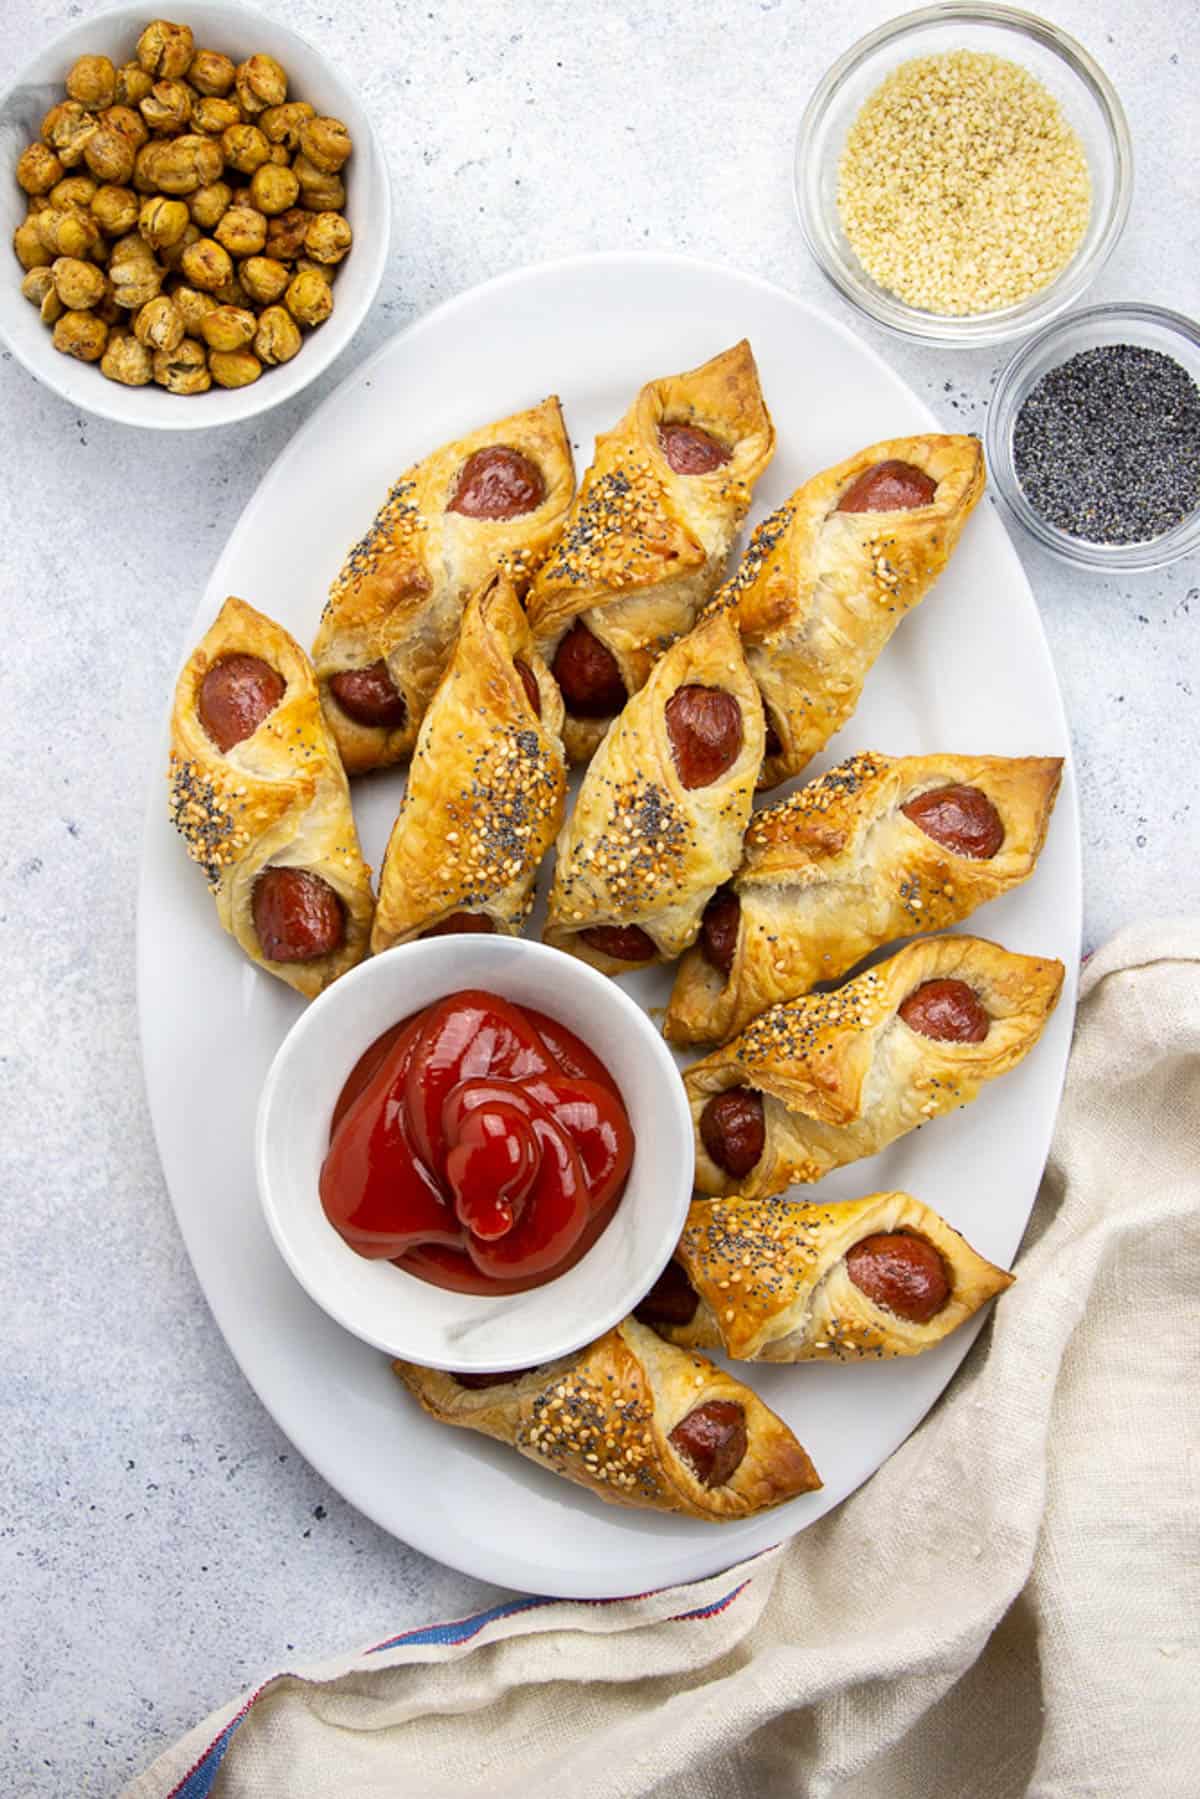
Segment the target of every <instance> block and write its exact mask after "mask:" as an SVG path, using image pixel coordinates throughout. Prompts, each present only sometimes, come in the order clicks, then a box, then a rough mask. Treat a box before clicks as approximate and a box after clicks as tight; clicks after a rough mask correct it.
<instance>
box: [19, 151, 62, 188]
mask: <svg viewBox="0 0 1200 1799" xmlns="http://www.w3.org/2000/svg"><path fill="white" fill-rule="evenodd" d="M62 174H63V166H62V161H61V159H60V158H59V157H57V156H56V155H55V154H54V151H53V150H52V149H51V148H50V146H49V144H30V146H29V148H28V149H27V150H22V152H21V154H20V156H19V157H18V158H17V183H18V185H19V186H20V187H23V188H24V189H25V192H26V193H27V194H48V193H49V192H50V189H51V188H52V187H53V186H54V184H55V182H56V181H61V180H62Z"/></svg>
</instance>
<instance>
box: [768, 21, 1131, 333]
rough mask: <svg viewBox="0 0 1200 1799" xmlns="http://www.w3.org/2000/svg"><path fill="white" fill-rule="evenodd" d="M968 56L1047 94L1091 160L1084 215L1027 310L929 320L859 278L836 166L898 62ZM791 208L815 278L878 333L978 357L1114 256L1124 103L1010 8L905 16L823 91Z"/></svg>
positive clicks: (1064, 300)
mask: <svg viewBox="0 0 1200 1799" xmlns="http://www.w3.org/2000/svg"><path fill="white" fill-rule="evenodd" d="M948 50H973V51H977V52H983V53H987V54H991V55H994V56H1003V57H1006V58H1007V59H1008V60H1009V61H1010V62H1016V63H1020V64H1021V65H1022V66H1023V67H1024V68H1026V69H1028V70H1029V72H1030V73H1031V74H1032V75H1035V76H1036V77H1037V78H1038V80H1039V81H1041V83H1042V84H1043V86H1044V87H1046V88H1048V89H1049V91H1050V92H1051V93H1052V94H1053V95H1054V97H1055V99H1056V100H1057V101H1058V102H1059V104H1060V106H1061V107H1062V110H1063V114H1064V116H1065V117H1066V119H1067V120H1068V122H1069V123H1070V124H1071V125H1072V126H1074V128H1075V130H1076V132H1077V133H1078V135H1079V139H1080V142H1081V143H1082V145H1083V148H1084V150H1085V152H1086V155H1087V160H1088V168H1089V170H1090V173H1091V182H1092V210H1091V217H1090V219H1089V220H1088V227H1087V232H1086V234H1085V236H1084V239H1083V242H1082V243H1081V244H1080V246H1079V248H1078V250H1076V252H1075V254H1074V256H1073V257H1072V258H1071V261H1070V262H1069V263H1068V264H1067V266H1066V268H1065V269H1063V270H1062V272H1061V274H1059V275H1058V276H1056V278H1055V279H1054V280H1053V281H1052V282H1050V283H1049V285H1048V286H1046V287H1043V288H1040V289H1039V290H1038V292H1037V293H1035V294H1033V295H1031V296H1030V298H1029V299H1027V300H1022V301H1020V302H1019V303H1018V304H1017V305H1015V306H1005V307H1001V308H998V309H996V310H995V311H992V312H981V313H971V314H967V315H965V316H960V315H957V314H954V315H951V314H947V313H937V312H926V311H923V310H922V309H921V308H920V307H916V306H910V305H908V304H907V303H906V302H905V301H904V300H901V299H898V298H897V296H896V295H895V294H892V293H889V292H888V290H887V289H886V288H883V287H881V286H880V285H879V283H878V282H877V281H875V280H874V279H873V278H872V277H871V276H870V275H868V273H867V271H866V270H865V269H864V267H863V265H862V263H861V262H860V261H859V259H858V257H857V256H856V255H855V253H854V251H853V250H852V249H851V247H850V243H849V240H848V239H847V237H846V234H845V232H844V231H843V230H842V225H841V219H840V217H839V215H838V205H837V185H838V165H839V163H840V161H841V157H842V151H843V148H844V146H845V142H846V138H847V135H848V134H849V131H850V127H851V126H852V125H853V123H854V120H855V118H856V117H857V116H858V112H859V109H860V108H861V107H862V105H863V103H864V102H865V101H866V100H867V99H869V97H870V96H871V95H872V94H873V93H874V92H875V90H876V88H877V87H878V86H879V85H880V83H881V82H882V81H884V80H885V79H886V77H887V76H888V75H890V74H891V72H892V70H893V69H894V68H896V66H897V65H898V64H899V63H902V62H908V61H909V60H910V59H911V58H912V57H914V56H930V55H938V54H941V53H943V52H945V51H948ZM795 190H796V206H797V210H798V211H799V214H800V225H801V229H802V230H803V232H804V237H805V240H806V242H807V244H808V247H809V249H810V250H811V251H812V254H813V256H814V258H815V259H816V262H817V265H818V267H819V268H820V269H821V270H822V272H823V273H824V274H825V275H826V276H827V277H828V279H829V280H830V281H832V283H833V285H834V286H835V287H836V288H837V290H838V292H839V293H841V294H843V295H844V296H845V298H846V299H848V300H850V301H852V302H853V304H854V305H855V306H857V307H858V308H859V309H860V311H862V312H865V313H866V314H867V316H868V317H869V318H872V319H874V320H875V321H876V323H877V324H880V325H886V326H887V327H888V328H889V329H890V330H892V331H898V332H901V333H903V334H904V335H905V336H908V337H917V338H922V339H924V340H925V342H927V343H940V344H952V345H955V346H958V347H962V348H981V347H983V346H985V345H988V344H999V343H1005V342H1008V341H1010V340H1011V339H1013V338H1016V337H1020V336H1022V335H1023V334H1024V333H1025V332H1028V331H1032V330H1034V329H1035V328H1036V327H1037V326H1039V325H1044V324H1045V323H1046V322H1047V320H1049V319H1051V318H1053V317H1055V316H1056V314H1058V313H1060V312H1063V311H1065V310H1066V308H1067V307H1069V306H1071V305H1073V304H1074V303H1075V302H1076V301H1077V300H1078V299H1079V297H1080V296H1081V294H1082V293H1083V291H1084V289H1085V288H1086V287H1087V286H1088V285H1089V283H1090V282H1091V281H1092V280H1094V278H1095V276H1096V275H1097V274H1098V273H1099V272H1100V270H1101V269H1102V268H1103V266H1104V264H1105V262H1107V260H1108V258H1109V257H1110V256H1111V254H1112V252H1113V250H1114V249H1115V248H1116V245H1117V242H1118V240H1119V238H1120V236H1121V232H1122V231H1123V230H1124V227H1125V220H1126V217H1127V216H1128V213H1129V201H1130V196H1131V194H1132V191H1133V150H1132V146H1131V144H1130V138H1129V127H1128V125H1127V124H1126V122H1125V114H1124V112H1123V111H1122V110H1121V102H1120V101H1119V100H1118V99H1117V96H1116V93H1115V91H1114V89H1113V87H1112V84H1111V83H1110V81H1109V80H1108V77H1107V76H1106V75H1105V73H1104V71H1103V70H1102V69H1101V68H1099V67H1098V65H1097V64H1096V63H1095V62H1093V61H1092V58H1091V57H1090V56H1089V55H1088V53H1087V51H1086V50H1084V49H1083V48H1082V47H1081V46H1080V45H1079V44H1077V43H1076V42H1075V40H1074V39H1073V38H1070V37H1068V36H1067V35H1066V33H1065V32H1063V31H1059V30H1058V28H1057V26H1054V25H1050V24H1047V22H1046V21H1045V20H1044V19H1039V18H1037V17H1036V16H1035V15H1034V14H1033V13H1027V12H1021V11H1018V10H1017V9H1016V8H1015V7H1010V6H973V5H965V4H964V5H960V4H957V3H953V0H952V3H951V4H948V5H945V6H928V7H925V8H923V9H922V10H921V11H919V12H911V13H906V14H904V15H903V17H901V18H899V19H893V20H891V22H890V23H888V24H886V25H881V26H880V27H879V29H878V30H877V31H872V32H869V33H868V34H867V36H866V37H864V38H861V39H860V40H859V42H858V43H857V44H855V45H854V46H853V48H852V49H850V50H847V52H846V54H845V55H844V56H842V57H839V59H838V61H837V62H835V63H834V65H833V67H832V68H831V69H830V70H829V72H828V73H827V74H826V75H825V77H824V78H823V80H822V81H821V82H819V84H818V86H817V88H816V91H815V92H814V94H813V96H812V99H811V100H810V101H809V103H808V106H807V107H806V108H805V112H804V117H803V118H802V119H801V121H800V131H799V134H798V136H797V139H796V167H795Z"/></svg>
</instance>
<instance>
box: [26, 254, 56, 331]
mask: <svg viewBox="0 0 1200 1799" xmlns="http://www.w3.org/2000/svg"><path fill="white" fill-rule="evenodd" d="M21 292H22V293H23V294H24V296H25V298H26V299H27V300H28V301H29V303H30V305H31V306H36V307H37V309H38V314H39V316H40V318H41V321H42V323H43V325H54V324H57V322H58V320H59V319H60V318H61V317H62V315H63V313H64V312H65V311H66V308H65V307H64V305H63V303H62V301H61V300H60V299H59V297H58V289H57V288H56V287H55V285H54V276H53V275H52V274H51V272H50V270H49V269H48V268H40V269H30V271H29V273H28V274H27V275H26V276H25V278H24V280H23V281H22V282H21Z"/></svg>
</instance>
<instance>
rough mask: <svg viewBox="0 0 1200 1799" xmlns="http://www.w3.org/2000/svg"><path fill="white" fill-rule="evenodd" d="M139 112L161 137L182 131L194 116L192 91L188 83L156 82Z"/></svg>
mask: <svg viewBox="0 0 1200 1799" xmlns="http://www.w3.org/2000/svg"><path fill="white" fill-rule="evenodd" d="M138 111H139V112H140V113H141V115H142V117H143V119H144V120H145V121H146V125H147V128H148V129H149V130H150V131H153V132H155V133H157V135H158V136H159V137H166V136H167V135H168V134H169V133H171V132H175V131H182V130H184V128H185V127H186V125H187V124H188V122H189V120H190V119H191V116H192V90H191V88H190V87H189V86H188V84H187V82H186V81H156V82H155V83H154V86H153V87H152V88H151V89H150V92H149V93H148V94H147V95H146V98H145V99H144V100H142V101H141V102H140V103H139V105H138Z"/></svg>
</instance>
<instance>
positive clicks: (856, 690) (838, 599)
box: [713, 435, 984, 787]
mask: <svg viewBox="0 0 1200 1799" xmlns="http://www.w3.org/2000/svg"><path fill="white" fill-rule="evenodd" d="M889 471H891V473H890V474H889ZM903 471H908V472H907V473H904V472H903ZM983 483H984V468H983V452H982V450H981V449H980V446H979V443H978V440H977V439H975V438H973V437H938V436H933V435H926V436H922V437H897V438H892V439H890V440H889V441H888V442H886V443H877V444H871V445H870V447H869V448H867V449H865V450H860V451H859V452H858V454H857V455H856V456H848V457H847V458H846V460H845V461H844V462H839V463H838V464H837V466H836V468H831V469H826V470H825V471H824V473H823V474H820V475H814V477H813V478H812V480H811V481H806V482H805V484H804V486H803V487H800V488H798V489H797V490H796V492H795V493H794V494H793V495H792V497H791V499H790V500H788V501H787V502H786V503H785V504H784V505H783V506H781V507H780V508H779V509H778V511H776V512H773V513H772V514H771V516H770V517H769V518H767V519H764V520H763V522H762V524H760V525H759V526H758V527H757V529H756V530H755V532H754V535H753V537H752V538H751V540H750V547H749V548H748V550H747V551H746V554H745V556H744V557H743V558H742V563H741V566H740V567H739V568H738V570H737V572H736V574H735V575H734V576H733V577H732V579H731V580H730V581H728V582H727V583H726V585H725V586H724V587H723V588H722V590H721V592H720V593H719V594H718V595H717V597H716V599H715V600H714V601H713V605H714V607H716V606H732V607H733V608H734V609H735V610H736V612H737V616H738V620H739V623H740V625H741V628H742V636H743V638H744V640H745V644H746V659H747V661H748V662H749V664H750V670H751V673H752V674H753V676H754V678H755V680H756V681H757V682H758V685H759V687H760V688H761V690H762V695H763V703H764V705H765V706H766V710H767V723H768V727H769V729H768V737H767V756H766V760H765V761H764V763H763V772H762V778H761V780H760V783H759V785H760V786H762V787H774V786H775V785H776V784H777V783H778V782H780V781H785V780H787V779H788V778H789V777H790V776H791V775H797V774H799V773H800V770H801V769H802V768H803V767H804V766H805V764H806V763H807V762H808V761H809V760H810V758H811V757H813V756H815V755H816V754H817V751H818V750H820V749H822V748H823V747H824V745H825V744H826V743H827V742H828V741H829V739H830V738H831V737H832V736H833V734H834V732H835V731H838V730H840V729H841V727H842V726H843V725H844V724H845V722H846V720H847V719H848V718H849V717H850V714H851V713H852V712H853V711H854V708H855V707H856V706H857V704H858V698H859V695H860V693H861V692H862V687H863V682H864V680H865V679H866V677H867V674H868V672H869V670H870V668H871V665H872V663H873V662H874V661H875V658H876V657H877V656H878V655H879V652H880V651H881V650H882V649H883V647H884V645H885V644H886V643H887V641H888V638H889V637H890V636H891V635H892V632H893V631H894V630H895V629H896V626H897V625H898V624H899V623H900V620H901V619H902V618H903V616H904V614H905V613H906V612H908V611H909V610H910V609H911V608H912V607H913V606H915V605H917V604H918V602H919V601H920V600H922V599H923V598H924V597H925V594H926V593H927V592H928V590H929V588H930V587H931V586H932V584H933V582H934V581H935V580H936V578H937V577H938V575H940V574H941V572H942V570H943V568H945V566H946V563H947V562H948V561H949V558H950V554H951V551H952V550H953V549H954V546H955V544H956V543H957V542H958V538H959V534H960V532H961V531H962V528H963V525H964V524H965V523H966V520H967V516H968V514H969V513H970V511H971V509H972V507H973V506H974V505H975V502H976V501H977V500H978V498H979V496H980V494H981V493H982V492H983ZM914 501H915V502H917V503H916V504H912V503H911V502H914ZM894 502H901V504H900V505H899V506H897V507H896V508H895V509H893V510H890V511H883V510H863V509H862V508H864V507H866V506H868V505H870V506H875V507H878V506H880V505H882V504H888V505H891V504H893V503H894ZM841 507H845V508H846V510H839V508H841ZM851 508H853V509H852V510H851Z"/></svg>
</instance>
